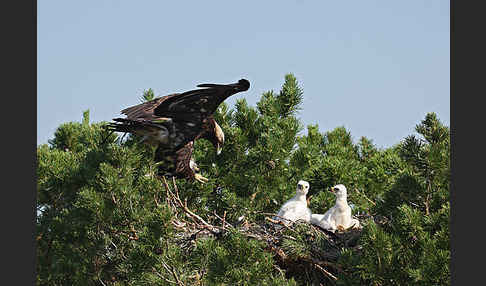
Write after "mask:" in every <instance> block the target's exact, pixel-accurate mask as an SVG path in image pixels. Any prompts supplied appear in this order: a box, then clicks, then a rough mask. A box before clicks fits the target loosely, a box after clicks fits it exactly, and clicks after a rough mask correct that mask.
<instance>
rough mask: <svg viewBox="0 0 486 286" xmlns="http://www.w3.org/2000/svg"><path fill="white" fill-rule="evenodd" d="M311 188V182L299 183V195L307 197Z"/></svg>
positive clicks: (301, 181) (302, 181)
mask: <svg viewBox="0 0 486 286" xmlns="http://www.w3.org/2000/svg"><path fill="white" fill-rule="evenodd" d="M309 187H310V186H309V182H307V181H304V180H300V181H299V182H298V183H297V190H296V191H297V194H302V195H307V193H308V192H309Z"/></svg>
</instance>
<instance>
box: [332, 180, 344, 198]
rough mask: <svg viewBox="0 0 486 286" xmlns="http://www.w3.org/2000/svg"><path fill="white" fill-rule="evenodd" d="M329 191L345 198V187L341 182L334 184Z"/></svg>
mask: <svg viewBox="0 0 486 286" xmlns="http://www.w3.org/2000/svg"><path fill="white" fill-rule="evenodd" d="M330 191H331V193H334V194H335V195H336V197H337V198H338V199H339V198H346V197H347V196H348V193H347V190H346V187H345V186H344V185H343V184H339V185H335V186H334V187H331V189H330Z"/></svg>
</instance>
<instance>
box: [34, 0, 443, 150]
mask: <svg viewBox="0 0 486 286" xmlns="http://www.w3.org/2000/svg"><path fill="white" fill-rule="evenodd" d="M37 6H38V12H37V13H38V14H37V19H38V22H37V39H38V40H37V144H43V143H47V140H48V139H51V138H52V137H53V134H54V131H55V129H56V128H57V127H58V126H59V125H60V124H61V123H64V122H69V121H81V119H82V112H83V111H84V110H86V109H89V110H90V118H91V121H109V120H111V119H112V118H114V117H118V116H119V111H120V110H121V109H123V108H125V107H128V106H130V105H134V104H138V103H139V98H140V96H141V95H142V93H143V90H145V89H148V88H152V89H154V91H155V94H156V96H162V95H167V94H170V93H174V92H183V91H186V90H190V89H193V88H195V87H196V85H197V84H199V83H206V82H214V83H232V82H235V81H237V80H238V79H240V78H247V79H248V80H250V82H251V88H250V89H249V90H248V91H247V92H245V93H240V94H237V95H236V96H233V97H231V98H230V99H228V100H227V103H229V104H230V106H233V104H234V102H235V101H236V99H237V98H242V97H244V98H246V99H247V101H248V102H249V104H251V105H255V103H256V102H257V101H258V99H259V98H260V96H261V94H262V93H263V92H264V91H268V90H272V89H273V90H274V91H276V92H278V91H279V90H280V88H281V85H282V83H283V80H284V75H285V74H286V73H293V74H294V75H295V76H296V77H297V79H298V80H299V82H300V84H301V86H302V88H303V90H304V102H303V106H302V107H303V110H302V111H301V112H300V113H299V115H298V116H299V117H300V118H301V119H302V121H303V123H304V124H305V125H308V124H316V123H317V124H318V125H319V129H320V130H321V132H325V131H329V130H332V129H334V128H336V127H338V126H344V127H346V129H347V130H348V131H350V132H351V135H352V136H353V139H354V140H355V141H357V140H358V139H359V138H360V137H361V136H366V137H367V138H369V139H371V140H372V141H373V143H374V144H376V145H377V146H378V147H390V146H392V145H394V144H396V143H398V142H399V141H400V140H402V139H403V138H404V137H406V136H407V135H410V134H413V133H414V127H415V125H416V124H418V123H419V122H420V121H421V120H422V119H424V117H425V114H426V113H427V112H435V113H437V115H438V117H439V119H440V120H441V121H442V122H443V123H444V124H446V125H449V124H450V101H449V98H450V68H449V66H450V60H449V59H450V57H449V53H450V48H449V47H450V46H449V40H450V29H449V27H450V20H449V19H450V10H449V1H442V0H440V1H439V0H427V1H423V0H409V1H371V0H368V1H357V0H356V1H304V0H302V1H252V0H248V1H244V2H236V1H157V0H152V1H148V0H140V1H122V0H113V1H108V0H89V1H88V0H84V1H65V0H51V1H39V2H38V4H37Z"/></svg>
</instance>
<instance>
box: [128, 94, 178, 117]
mask: <svg viewBox="0 0 486 286" xmlns="http://www.w3.org/2000/svg"><path fill="white" fill-rule="evenodd" d="M178 95H179V94H178V93H175V94H170V95H166V96H162V97H157V98H155V99H152V100H150V101H147V102H144V103H141V104H138V105H135V106H131V107H128V108H125V109H123V110H122V111H121V112H120V113H122V114H125V115H126V116H127V118H128V119H139V118H144V119H148V120H150V119H155V118H156V116H154V109H155V108H156V107H157V106H159V105H160V104H161V103H162V102H164V101H165V100H167V99H169V98H172V97H176V96H178Z"/></svg>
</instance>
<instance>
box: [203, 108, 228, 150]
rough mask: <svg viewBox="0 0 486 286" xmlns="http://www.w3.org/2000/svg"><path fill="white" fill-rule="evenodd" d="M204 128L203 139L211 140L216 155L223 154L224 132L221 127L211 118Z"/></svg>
mask: <svg viewBox="0 0 486 286" xmlns="http://www.w3.org/2000/svg"><path fill="white" fill-rule="evenodd" d="M203 128H204V132H203V134H202V136H201V138H204V139H206V140H209V142H211V143H212V144H213V146H214V148H215V149H216V154H217V155H219V154H221V150H222V149H223V145H224V132H223V129H221V126H219V124H218V123H217V122H216V120H214V118H213V117H209V118H208V120H207V121H205V123H204V125H203Z"/></svg>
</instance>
